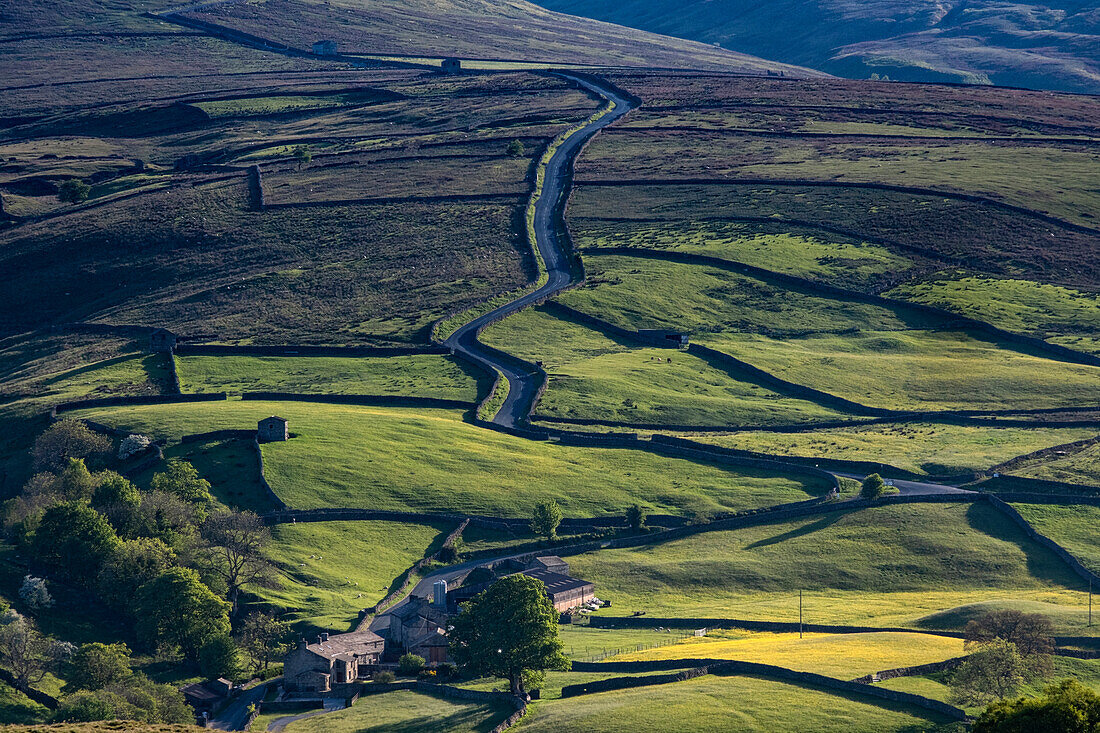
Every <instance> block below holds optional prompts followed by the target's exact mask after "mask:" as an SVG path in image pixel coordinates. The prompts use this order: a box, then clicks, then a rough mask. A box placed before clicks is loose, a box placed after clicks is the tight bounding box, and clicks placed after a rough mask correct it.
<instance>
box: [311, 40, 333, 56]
mask: <svg viewBox="0 0 1100 733" xmlns="http://www.w3.org/2000/svg"><path fill="white" fill-rule="evenodd" d="M313 53H314V55H316V56H335V55H336V41H328V40H326V41H317V42H316V43H314V44H313Z"/></svg>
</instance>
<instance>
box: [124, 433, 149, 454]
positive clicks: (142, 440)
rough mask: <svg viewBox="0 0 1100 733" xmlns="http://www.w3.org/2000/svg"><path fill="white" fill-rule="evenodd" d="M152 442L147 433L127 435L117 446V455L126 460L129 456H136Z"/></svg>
mask: <svg viewBox="0 0 1100 733" xmlns="http://www.w3.org/2000/svg"><path fill="white" fill-rule="evenodd" d="M152 443H153V439H152V438H150V437H149V436H148V435H128V436H126V437H125V438H124V439H123V441H122V443H121V444H120V445H119V446H118V457H119V458H120V459H122V460H126V459H127V458H129V457H130V456H136V455H137V454H138V453H141V452H142V451H143V450H145V449H146V448H148V447H149V446H150V445H151V444H152Z"/></svg>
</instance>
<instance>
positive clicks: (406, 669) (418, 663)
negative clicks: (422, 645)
mask: <svg viewBox="0 0 1100 733" xmlns="http://www.w3.org/2000/svg"><path fill="white" fill-rule="evenodd" d="M397 668H398V669H399V670H400V671H401V674H416V673H417V672H419V671H420V670H421V669H423V668H424V657H422V656H420V655H418V654H406V655H405V656H403V657H401V659H399V660H398V661H397Z"/></svg>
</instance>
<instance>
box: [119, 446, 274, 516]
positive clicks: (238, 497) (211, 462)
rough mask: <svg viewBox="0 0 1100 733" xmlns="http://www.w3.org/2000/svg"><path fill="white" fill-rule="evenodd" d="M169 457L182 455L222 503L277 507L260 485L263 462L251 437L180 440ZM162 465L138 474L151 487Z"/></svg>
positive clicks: (260, 510) (258, 509) (166, 453)
mask: <svg viewBox="0 0 1100 733" xmlns="http://www.w3.org/2000/svg"><path fill="white" fill-rule="evenodd" d="M164 457H165V458H182V459H183V460H185V461H187V462H188V463H190V464H191V465H192V466H194V467H195V470H197V471H198V472H199V475H201V476H202V477H203V478H205V479H206V480H207V481H209V482H210V493H211V494H213V495H214V498H215V499H217V500H218V501H219V502H221V503H222V504H224V505H226V506H228V507H232V508H234V509H239V510H247V511H251V512H256V513H257V514H264V513H266V512H270V511H273V510H274V509H275V508H276V506H275V503H274V502H273V501H272V500H271V497H270V496H268V494H267V492H266V491H265V490H264V488H263V486H262V485H261V484H260V463H259V461H258V460H257V459H256V448H255V446H254V444H253V441H252V440H251V439H242V438H235V439H227V440H200V441H195V442H192V443H176V444H175V445H170V446H168V447H167V448H166V449H165V451H164ZM161 468H162V466H159V465H158V466H153V467H152V468H150V469H148V470H146V471H143V472H142V473H141V474H139V475H137V476H135V477H134V480H135V481H136V482H137V483H138V485H139V486H145V487H147V486H148V485H149V481H150V479H152V477H153V474H154V473H155V472H156V471H159V470H161Z"/></svg>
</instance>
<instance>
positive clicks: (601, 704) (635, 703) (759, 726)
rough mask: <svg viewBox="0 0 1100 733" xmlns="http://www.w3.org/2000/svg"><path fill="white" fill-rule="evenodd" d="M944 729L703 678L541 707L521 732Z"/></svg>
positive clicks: (738, 680)
mask: <svg viewBox="0 0 1100 733" xmlns="http://www.w3.org/2000/svg"><path fill="white" fill-rule="evenodd" d="M940 722H941V721H938V720H935V719H929V718H927V717H924V716H923V715H922V714H920V713H916V712H914V711H912V710H910V709H907V708H895V707H893V706H885V705H880V704H878V701H875V702H871V701H870V700H869V699H865V698H856V697H852V698H849V697H843V696H840V695H833V694H830V693H826V692H823V691H820V690H815V689H813V688H807V687H799V686H796V685H790V684H787V683H783V682H776V681H773V680H767V679H760V678H755V677H702V678H699V679H695V680H689V681H687V682H677V683H672V684H667V685H659V686H653V687H641V688H637V689H633V690H620V691H615V692H604V693H598V694H594V695H584V696H582V697H577V698H570V699H567V700H561V701H555V700H547V701H545V702H540V703H536V704H535V706H534V708H533V710H532V712H531V713H530V714H529V715H528V716H526V717H525V718H524V719H523V720H522V722H521V723H520V725H519V726H518V727H517V730H521V731H548V732H549V731H554V732H555V733H557V732H558V731H570V732H572V731H586V732H587V733H610V732H611V731H622V730H661V731H675V732H676V733H697V732H698V733H702V732H704V731H706V732H710V731H777V730H810V729H812V730H814V731H821V733H832V732H834V731H835V732H836V733H840V731H844V732H845V733H860V732H863V731H866V732H867V733H871V732H872V731H874V732H875V733H887V732H889V731H911V730H936V729H937V726H938V724H939V723H940Z"/></svg>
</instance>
